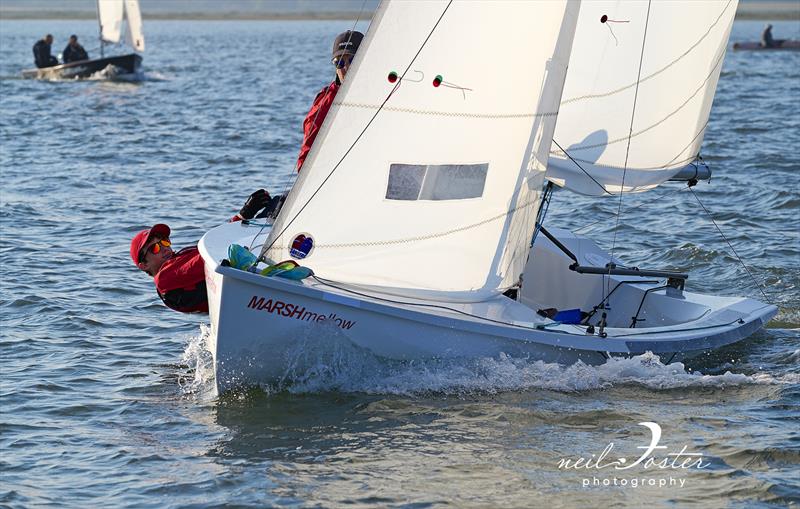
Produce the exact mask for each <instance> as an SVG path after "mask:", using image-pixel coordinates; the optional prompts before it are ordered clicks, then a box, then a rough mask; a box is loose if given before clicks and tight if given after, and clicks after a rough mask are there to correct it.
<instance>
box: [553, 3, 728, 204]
mask: <svg viewBox="0 0 800 509" xmlns="http://www.w3.org/2000/svg"><path fill="white" fill-rule="evenodd" d="M736 4H737V2H736V0H728V1H727V2H719V1H713V0H698V1H693V2H680V1H673V0H666V1H659V2H652V4H651V6H652V11H653V12H652V15H651V21H650V26H649V27H648V28H649V31H648V34H647V44H646V46H645V47H644V53H643V61H642V65H643V68H642V77H641V79H639V80H638V85H639V86H638V97H636V94H635V93H634V92H635V90H636V84H637V65H638V61H639V57H640V52H641V51H642V44H643V42H642V40H643V37H642V36H643V32H644V30H645V26H644V25H645V14H646V8H647V3H645V2H633V1H604V0H598V1H593V2H589V3H587V4H585V5H584V6H583V8H582V11H581V15H580V19H579V21H578V30H577V35H576V37H575V42H574V47H573V52H572V57H571V60H570V69H569V72H568V74H567V81H566V84H565V90H564V97H565V99H564V100H563V101H562V103H561V106H560V112H559V117H558V125H557V127H556V133H555V136H554V139H555V140H556V141H557V142H558V143H559V144H560V146H561V147H564V149H558V150H553V151H552V152H551V154H550V162H549V168H548V173H547V176H548V179H549V180H550V181H551V182H554V183H555V184H557V185H560V186H562V187H566V188H568V189H570V190H572V191H575V192H578V193H582V194H587V195H594V196H599V195H603V194H609V193H618V192H620V191H622V192H640V191H646V190H648V189H652V188H654V187H656V186H658V185H659V184H661V183H662V182H664V181H666V180H668V179H670V178H671V177H672V176H673V175H674V174H675V173H677V172H678V171H680V170H681V168H683V167H684V166H685V165H686V163H687V162H689V161H691V160H693V159H694V158H695V157H696V156H697V155H698V153H699V150H700V145H701V144H702V141H703V135H704V133H705V129H706V127H707V123H708V117H709V113H710V110H711V104H712V102H713V98H714V93H715V91H716V86H717V81H718V79H719V74H720V69H721V67H722V62H723V60H724V57H725V49H726V45H727V41H728V36H729V34H730V30H731V26H732V23H733V17H734V14H735V12H736ZM603 15H606V18H607V19H612V20H621V21H624V23H618V24H614V25H613V26H611V25H612V24H611V23H610V22H609V23H603V22H601V19H602V17H603ZM685 34H698V36H697V37H696V38H692V37H690V40H693V42H692V43H691V44H688V45H681V44H679V42H680V41H682V40H683V39H682V38H681V36H682V35H685ZM634 100H635V101H636V118H635V120H634V124H633V130H632V131H631V129H630V127H631V126H630V125H629V121H630V112H631V110H632V108H633V103H634ZM628 143H630V154H629V156H630V157H626V148H627V145H628ZM564 150H566V152H568V153H569V156H570V157H567V154H566V153H565V152H564ZM578 164H580V167H579V166H578ZM623 178H624V180H625V181H624V183H623ZM598 184H599V185H598Z"/></svg>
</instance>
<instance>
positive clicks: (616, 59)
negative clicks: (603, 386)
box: [200, 0, 777, 390]
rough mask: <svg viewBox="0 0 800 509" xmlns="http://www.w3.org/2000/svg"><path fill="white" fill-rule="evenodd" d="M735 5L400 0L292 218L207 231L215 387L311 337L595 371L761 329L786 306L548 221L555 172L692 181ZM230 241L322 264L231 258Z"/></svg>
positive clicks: (273, 371) (326, 131)
mask: <svg viewBox="0 0 800 509" xmlns="http://www.w3.org/2000/svg"><path fill="white" fill-rule="evenodd" d="M735 11H736V2H735V1H731V2H727V3H725V2H717V1H697V2H688V3H687V2H652V4H649V3H647V2H634V1H630V2H626V1H618V2H615V1H597V2H584V3H583V4H581V3H580V2H577V1H571V0H570V1H550V2H515V1H510V2H497V1H493V2H476V1H463V2H459V1H447V0H436V1H429V0H425V1H402V2H383V3H382V4H381V5H380V7H379V9H378V10H377V12H376V14H375V16H374V17H373V21H372V23H371V26H370V28H369V31H368V33H367V36H366V38H365V40H364V42H363V43H362V44H361V47H360V48H359V52H358V55H357V56H356V59H355V61H354V63H353V67H352V68H351V70H350V71H349V73H348V76H347V79H346V80H345V82H344V85H343V87H342V89H341V90H340V91H339V93H338V95H337V98H336V101H335V102H334V105H333V106H332V108H331V110H330V112H329V114H328V116H327V118H326V119H325V122H324V124H323V126H322V129H321V132H320V133H319V136H318V137H317V140H316V142H315V144H314V147H313V149H312V151H311V153H310V155H309V157H308V159H307V160H306V162H305V165H304V166H303V170H302V172H301V173H300V175H299V177H298V179H297V181H296V183H295V185H294V187H293V189H292V190H291V192H290V193H289V195H288V198H287V200H286V203H285V205H284V206H283V209H282V210H281V212H280V214H279V215H278V217H277V219H276V220H275V222H274V225H268V224H267V225H265V224H263V223H262V224H257V223H254V222H243V223H228V224H224V225H222V226H219V227H217V228H214V229H212V230H211V231H209V232H208V233H206V235H205V236H204V237H203V238H202V240H201V242H200V251H201V253H202V256H203V258H204V260H205V267H206V282H207V288H208V297H209V307H210V317H211V337H210V341H209V347H210V350H211V353H212V354H213V357H214V361H215V370H216V382H217V386H218V389H219V390H225V389H228V388H230V387H234V386H237V385H241V384H253V383H260V382H270V381H273V380H275V379H279V378H281V377H283V376H285V374H286V371H287V369H288V368H289V366H288V363H289V360H288V359H287V352H289V351H291V349H292V348H293V347H294V346H296V345H297V344H298V343H301V342H302V341H303V340H304V339H306V338H308V337H318V338H322V340H323V341H324V340H325V339H327V338H331V339H334V338H336V337H341V338H345V339H346V340H347V341H349V342H351V343H352V344H355V345H357V346H358V347H361V348H364V349H366V350H368V351H369V352H372V353H373V354H375V355H377V356H381V357H385V358H389V359H399V360H413V359H430V358H470V357H484V356H496V355H500V354H501V353H504V354H506V355H511V356H525V357H528V358H531V359H541V360H544V361H547V362H560V363H573V362H576V361H578V360H582V361H584V362H587V363H593V364H596V363H602V362H604V361H605V360H606V359H607V358H608V357H609V356H629V355H637V354H641V353H644V352H647V351H652V352H655V353H657V354H659V355H662V356H663V358H664V360H665V361H669V360H672V359H673V358H676V359H677V358H684V357H691V356H693V355H697V354H699V353H702V352H706V351H709V350H713V349H716V348H720V347H722V346H724V345H727V344H730V343H733V342H736V341H739V340H741V339H743V338H745V337H747V336H748V335H750V334H752V333H753V332H754V331H756V330H757V329H759V328H760V327H762V326H763V325H764V324H765V323H766V322H767V321H768V320H769V318H770V317H772V316H773V315H774V314H775V313H776V312H777V309H776V308H775V307H774V306H771V305H766V304H763V303H761V302H758V301H755V300H752V299H748V298H738V297H715V296H708V295H700V294H695V293H690V292H687V291H685V290H684V286H685V285H684V283H685V280H686V278H687V275H686V274H679V273H674V272H669V271H644V270H638V269H625V268H620V267H621V263H620V262H619V261H618V260H616V259H612V257H611V256H609V254H608V253H606V252H604V251H603V250H602V249H600V248H599V247H598V246H597V245H596V244H595V243H594V242H593V241H591V240H590V239H587V238H583V237H580V236H577V235H574V234H572V233H570V232H568V231H566V230H561V229H556V228H550V229H549V230H547V229H544V228H542V229H538V228H537V226H536V225H537V217H538V219H539V221H540V222H541V221H542V220H543V213H542V210H543V207H542V203H543V199H544V198H545V197H546V195H547V194H548V193H547V191H548V190H549V189H550V187H551V186H552V184H548V182H554V183H556V184H557V185H559V186H563V187H566V188H568V189H571V190H573V191H576V192H581V193H584V194H598V195H607V194H612V195H615V196H619V194H618V193H620V192H636V191H643V190H647V189H651V188H653V187H655V186H657V185H658V184H660V183H661V182H664V181H666V180H668V179H670V178H675V177H676V176H679V175H681V174H685V173H686V170H685V168H686V167H687V165H689V163H691V162H692V161H694V160H695V158H696V156H697V155H698V152H699V147H700V144H701V142H702V138H703V133H704V129H705V126H706V123H707V121H708V115H709V110H710V107H711V103H712V100H713V96H714V91H715V89H716V82H717V78H718V76H719V72H720V67H721V65H722V59H723V56H724V53H725V46H726V43H727V40H728V34H729V32H730V29H731V25H732V22H733V17H734V13H735ZM601 20H602V21H601ZM623 21H624V23H623ZM610 22H616V23H617V24H616V25H615V26H610V24H609V23H610ZM677 34H682V35H683V37H684V39H681V38H676V35H677ZM690 34H691V35H690ZM567 64H569V72H567ZM640 64H641V65H640ZM562 91H563V94H562ZM559 104H560V106H559ZM556 123H557V124H558V125H557V126H556ZM554 132H555V134H556V138H555V139H556V142H557V143H558V145H552V144H551V142H552V140H553V135H554ZM559 140H560V141H559ZM551 145H552V148H554V149H555V150H553V151H552V153H551ZM559 146H560V147H563V148H558V147H559ZM573 154H574V155H573ZM571 165H574V166H571ZM579 166H580V167H579ZM581 168H582V169H581ZM690 170H691V171H692V173H691V175H688V178H694V177H697V176H698V175H697V174H696V173H695V172H694V170H693V169H692V167H690ZM535 230H536V231H537V232H538V234H537V235H535V243H533V249H531V245H532V239H533V238H534V231H535ZM232 244H239V245H242V246H248V247H250V248H251V249H252V250H253V251H254V252H255V253H256V254H261V260H262V262H261V263H260V265H259V268H261V267H266V263H273V262H278V261H281V260H295V261H297V262H298V263H300V264H302V265H303V266H305V267H308V268H310V269H312V270H313V271H314V275H313V276H312V277H308V278H305V279H302V280H291V279H286V278H281V277H272V276H270V277H267V276H262V275H260V274H258V273H253V272H250V271H247V270H240V269H237V268H234V267H233V266H230V263H229V261H228V260H227V259H228V257H229V254H228V252H229V246H230V245H232ZM265 262H266V263H265ZM553 308H554V309H553ZM540 310H542V311H541V312H539V311H540ZM557 311H560V312H557ZM553 318H554V319H553ZM294 367H295V368H298V366H294Z"/></svg>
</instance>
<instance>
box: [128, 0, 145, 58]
mask: <svg viewBox="0 0 800 509" xmlns="http://www.w3.org/2000/svg"><path fill="white" fill-rule="evenodd" d="M125 18H126V19H127V20H128V30H127V31H126V32H125V42H127V43H128V45H129V46H130V47H131V48H133V49H134V50H136V51H144V34H143V33H142V13H141V11H140V10H139V0H125Z"/></svg>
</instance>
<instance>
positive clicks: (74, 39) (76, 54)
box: [62, 35, 89, 64]
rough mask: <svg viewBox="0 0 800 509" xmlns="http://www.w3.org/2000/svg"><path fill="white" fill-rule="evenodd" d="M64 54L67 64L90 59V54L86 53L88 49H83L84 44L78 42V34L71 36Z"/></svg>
mask: <svg viewBox="0 0 800 509" xmlns="http://www.w3.org/2000/svg"><path fill="white" fill-rule="evenodd" d="M62 55H63V56H62V58H63V59H64V63H65V64H68V63H70V62H77V61H79V60H89V54H88V53H86V50H85V49H83V46H81V45H80V44H78V36H77V35H70V36H69V43H68V44H67V47H66V48H64V52H63V53H62Z"/></svg>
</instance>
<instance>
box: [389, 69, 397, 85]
mask: <svg viewBox="0 0 800 509" xmlns="http://www.w3.org/2000/svg"><path fill="white" fill-rule="evenodd" d="M395 81H397V73H396V72H394V71H392V72H390V73H389V83H394V82H395Z"/></svg>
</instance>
